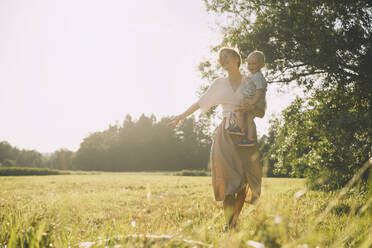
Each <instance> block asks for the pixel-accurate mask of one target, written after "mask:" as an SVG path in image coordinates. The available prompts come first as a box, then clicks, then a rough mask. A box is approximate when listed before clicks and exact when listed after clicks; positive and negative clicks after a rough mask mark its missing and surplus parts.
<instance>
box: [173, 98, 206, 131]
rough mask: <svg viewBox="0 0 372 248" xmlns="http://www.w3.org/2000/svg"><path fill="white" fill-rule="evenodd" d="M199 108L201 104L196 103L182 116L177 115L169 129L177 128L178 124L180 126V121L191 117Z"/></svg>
mask: <svg viewBox="0 0 372 248" xmlns="http://www.w3.org/2000/svg"><path fill="white" fill-rule="evenodd" d="M199 108H200V106H199V104H198V103H194V104H193V105H191V106H190V107H189V108H188V109H187V110H186V111H185V112H183V113H182V114H180V115H177V116H176V117H174V118H173V119H172V120H171V122H170V123H169V124H168V126H169V127H175V126H177V124H178V122H179V121H182V120H183V119H185V118H186V117H187V116H189V115H191V114H192V113H194V112H195V111H196V110H198V109H199Z"/></svg>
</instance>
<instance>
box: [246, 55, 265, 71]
mask: <svg viewBox="0 0 372 248" xmlns="http://www.w3.org/2000/svg"><path fill="white" fill-rule="evenodd" d="M262 67H263V63H262V62H261V61H260V60H259V59H258V58H257V56H250V57H248V71H249V72H250V73H252V74H253V73H256V72H258V71H259V70H261V68H262Z"/></svg>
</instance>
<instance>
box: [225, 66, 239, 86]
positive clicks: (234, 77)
mask: <svg viewBox="0 0 372 248" xmlns="http://www.w3.org/2000/svg"><path fill="white" fill-rule="evenodd" d="M227 74H228V78H229V81H230V82H231V83H238V82H239V83H240V81H241V79H242V74H240V71H239V69H238V68H236V69H233V70H231V71H228V72H227Z"/></svg>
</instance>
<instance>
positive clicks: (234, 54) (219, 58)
mask: <svg viewBox="0 0 372 248" xmlns="http://www.w3.org/2000/svg"><path fill="white" fill-rule="evenodd" d="M224 51H226V52H228V53H230V54H231V55H232V56H233V57H235V58H238V60H239V61H238V68H239V67H240V64H241V61H242V58H241V57H240V54H239V53H238V52H237V51H236V50H234V49H232V48H230V47H222V48H221V49H220V50H219V51H218V62H219V63H220V64H221V54H222V52H224Z"/></svg>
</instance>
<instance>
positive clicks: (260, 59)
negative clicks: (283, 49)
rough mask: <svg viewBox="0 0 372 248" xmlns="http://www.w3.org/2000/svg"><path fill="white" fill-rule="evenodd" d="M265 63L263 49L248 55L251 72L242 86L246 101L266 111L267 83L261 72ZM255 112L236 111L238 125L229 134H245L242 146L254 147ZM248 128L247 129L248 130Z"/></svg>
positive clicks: (241, 142)
mask: <svg viewBox="0 0 372 248" xmlns="http://www.w3.org/2000/svg"><path fill="white" fill-rule="evenodd" d="M264 64H265V56H264V54H263V52H261V51H254V52H252V53H250V54H249V55H248V71H249V72H250V74H249V75H248V76H247V77H246V78H245V80H244V82H243V83H244V85H242V87H241V93H242V94H243V101H244V103H248V104H250V105H254V107H255V108H259V109H261V110H263V111H265V108H266V100H265V94H266V87H267V83H266V80H265V78H264V76H263V75H262V73H261V68H262V67H263V66H264ZM254 117H255V115H254V113H252V112H248V111H247V112H241V111H239V112H236V118H237V123H236V124H237V126H235V127H234V128H232V129H229V130H228V133H229V134H234V135H241V136H244V137H243V139H242V140H241V141H240V142H239V143H238V145H239V146H240V147H254V146H255V145H256V140H255V133H256V130H255V123H254V120H253V119H254ZM246 128H247V130H246Z"/></svg>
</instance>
